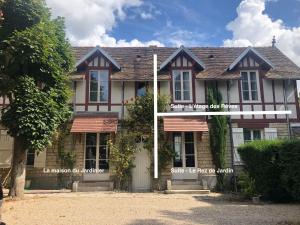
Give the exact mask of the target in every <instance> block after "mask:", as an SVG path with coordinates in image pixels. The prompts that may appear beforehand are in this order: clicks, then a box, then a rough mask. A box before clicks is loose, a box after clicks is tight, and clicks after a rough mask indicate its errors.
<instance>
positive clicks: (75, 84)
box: [73, 80, 77, 113]
mask: <svg viewBox="0 0 300 225" xmlns="http://www.w3.org/2000/svg"><path fill="white" fill-rule="evenodd" d="M76 86H77V83H76V81H75V80H74V81H73V90H74V95H73V113H76Z"/></svg>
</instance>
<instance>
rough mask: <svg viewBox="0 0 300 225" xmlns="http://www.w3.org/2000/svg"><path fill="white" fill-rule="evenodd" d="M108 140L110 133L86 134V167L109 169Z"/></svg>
mask: <svg viewBox="0 0 300 225" xmlns="http://www.w3.org/2000/svg"><path fill="white" fill-rule="evenodd" d="M108 140H109V133H98V134H96V133H87V134H86V145H85V169H96V168H98V169H109V164H108V161H109V149H108ZM97 149H98V150H97Z"/></svg>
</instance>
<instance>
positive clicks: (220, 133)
mask: <svg viewBox="0 0 300 225" xmlns="http://www.w3.org/2000/svg"><path fill="white" fill-rule="evenodd" d="M208 104H209V105H215V106H218V107H213V108H211V109H210V111H214V112H216V111H223V109H222V107H221V104H222V96H221V94H220V92H219V91H218V89H217V87H216V85H214V84H211V85H209V87H208ZM210 124H211V127H210V129H209V136H210V148H211V152H212V156H213V162H214V165H215V169H216V171H218V169H223V168H225V163H226V161H225V153H226V135H227V132H228V128H227V118H226V116H220V115H215V116H211V123H210ZM224 177H225V176H224V173H217V187H216V188H217V189H218V190H224Z"/></svg>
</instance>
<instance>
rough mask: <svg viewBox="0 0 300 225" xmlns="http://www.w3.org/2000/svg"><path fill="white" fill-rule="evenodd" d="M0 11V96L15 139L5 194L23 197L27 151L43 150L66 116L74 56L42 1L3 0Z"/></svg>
mask: <svg viewBox="0 0 300 225" xmlns="http://www.w3.org/2000/svg"><path fill="white" fill-rule="evenodd" d="M1 10H2V12H3V17H4V20H3V23H2V27H1V28H0V39H1V40H2V41H1V43H0V62H1V67H0V95H2V96H7V97H8V99H9V105H8V106H7V107H6V108H4V109H3V110H2V118H1V122H2V124H3V125H4V126H5V127H6V128H7V129H8V133H9V134H10V135H11V136H12V137H14V150H13V160H12V169H11V176H10V192H9V195H10V196H12V197H23V190H24V183H25V163H26V150H29V149H32V150H35V151H37V152H39V151H43V150H44V149H45V148H46V147H47V146H48V145H49V144H51V142H52V137H53V135H54V133H55V132H56V130H57V128H58V126H59V125H60V124H62V123H63V122H64V121H66V120H67V119H68V118H69V116H70V113H71V112H70V109H69V106H68V100H69V97H70V93H71V92H70V89H69V85H68V75H67V74H68V73H69V71H70V70H71V68H72V67H73V58H72V53H71V48H70V45H69V43H68V41H67V40H66V38H65V32H64V20H63V19H62V18H57V19H54V20H51V19H50V12H49V10H48V8H47V7H46V5H45V3H44V1H42V0H31V1H30V0H25V1H23V0H22V1H21V0H5V1H4V2H2V3H1Z"/></svg>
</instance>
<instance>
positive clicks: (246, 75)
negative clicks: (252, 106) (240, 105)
mask: <svg viewBox="0 0 300 225" xmlns="http://www.w3.org/2000/svg"><path fill="white" fill-rule="evenodd" d="M241 76H242V81H241V82H242V95H243V100H244V101H258V100H259V94H258V93H259V91H258V87H259V85H258V84H259V80H258V73H257V72H256V71H243V72H241Z"/></svg>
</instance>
